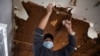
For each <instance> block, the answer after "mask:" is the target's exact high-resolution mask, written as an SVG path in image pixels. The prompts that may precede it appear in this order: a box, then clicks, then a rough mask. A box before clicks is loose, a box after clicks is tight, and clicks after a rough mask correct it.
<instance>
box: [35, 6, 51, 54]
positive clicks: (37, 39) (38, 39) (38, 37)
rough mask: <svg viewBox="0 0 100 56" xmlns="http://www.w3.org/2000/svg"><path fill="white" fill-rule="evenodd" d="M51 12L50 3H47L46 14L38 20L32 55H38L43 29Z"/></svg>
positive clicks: (41, 43)
mask: <svg viewBox="0 0 100 56" xmlns="http://www.w3.org/2000/svg"><path fill="white" fill-rule="evenodd" d="M51 13H52V4H49V5H48V6H47V14H46V15H45V17H44V18H43V19H42V21H41V22H40V24H39V26H38V28H37V29H36V31H35V34H34V55H35V56H40V52H41V47H42V45H43V30H44V29H45V27H46V25H47V22H48V20H49V17H50V15H51Z"/></svg>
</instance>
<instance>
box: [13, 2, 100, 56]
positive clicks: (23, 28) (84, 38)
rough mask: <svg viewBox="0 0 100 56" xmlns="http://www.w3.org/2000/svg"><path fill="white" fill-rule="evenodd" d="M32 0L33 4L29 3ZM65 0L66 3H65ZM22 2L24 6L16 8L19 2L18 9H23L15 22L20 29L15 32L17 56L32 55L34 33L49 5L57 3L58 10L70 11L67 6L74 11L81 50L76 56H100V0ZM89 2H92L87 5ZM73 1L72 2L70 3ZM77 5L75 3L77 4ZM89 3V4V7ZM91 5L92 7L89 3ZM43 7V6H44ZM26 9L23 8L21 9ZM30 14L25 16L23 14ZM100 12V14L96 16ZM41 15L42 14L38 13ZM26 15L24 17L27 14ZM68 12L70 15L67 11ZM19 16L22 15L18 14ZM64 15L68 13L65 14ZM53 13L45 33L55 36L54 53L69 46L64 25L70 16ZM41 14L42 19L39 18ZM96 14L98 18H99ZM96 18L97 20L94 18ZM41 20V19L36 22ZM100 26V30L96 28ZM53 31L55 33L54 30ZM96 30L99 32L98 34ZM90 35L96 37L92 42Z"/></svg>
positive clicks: (78, 45) (78, 50)
mask: <svg viewBox="0 0 100 56" xmlns="http://www.w3.org/2000/svg"><path fill="white" fill-rule="evenodd" d="M28 1H30V2H28ZM61 1H62V2H61ZM61 1H60V0H41V1H39V0H25V2H22V0H19V3H20V5H21V6H19V5H16V4H19V3H17V2H18V1H17V0H15V1H14V8H15V9H16V10H18V9H20V10H19V11H18V13H15V17H14V18H15V23H16V25H17V26H18V27H17V28H16V30H15V36H14V40H13V41H14V49H13V51H14V53H15V54H14V56H32V55H33V52H32V47H33V46H32V44H33V33H34V32H35V29H36V28H37V26H38V23H39V22H40V20H41V19H42V17H43V16H44V15H45V14H46V9H45V7H46V6H47V4H48V3H50V2H53V3H55V5H56V6H57V8H56V9H57V10H59V11H62V12H66V8H67V7H71V8H73V9H72V11H71V12H72V23H73V29H74V31H75V32H76V41H77V47H76V48H77V49H76V51H75V52H74V53H73V55H72V56H92V55H94V56H96V55H100V54H99V53H100V48H99V47H100V45H99V44H98V43H100V42H99V40H100V37H99V39H97V40H96V39H94V37H98V36H97V32H100V30H99V28H100V27H99V25H100V23H99V18H100V16H99V15H100V12H99V11H98V10H99V9H100V6H99V5H98V4H96V3H98V1H97V0H95V2H92V1H91V2H90V0H84V1H83V0H73V1H72V0H61ZM87 1H89V2H87ZM93 1H94V0H93ZM70 2H72V3H70ZM73 2H74V3H73ZM85 3H86V4H85ZM89 3H90V4H89ZM41 5H42V6H41ZM21 8H22V9H21ZM21 10H24V12H23V13H25V14H26V16H27V17H24V16H25V15H22V16H21V14H20V13H19V12H22V11H21ZM96 11H97V13H96ZM37 12H38V13H37ZM23 13H22V14H23ZM66 13H68V12H66ZM18 14H19V15H18ZM62 14H64V13H62ZM62 14H59V13H57V12H56V11H53V13H52V15H51V17H50V20H49V23H48V25H47V27H46V29H45V32H44V33H47V32H50V33H52V34H53V35H54V37H55V42H54V43H55V47H54V50H58V49H60V48H62V47H63V46H64V45H66V44H67V43H68V41H67V39H66V34H67V31H66V30H65V28H64V26H62V24H61V23H62V20H64V19H68V16H67V17H66V16H65V15H62ZM38 15H39V16H38ZM95 15H96V16H98V17H96V18H95ZM94 18H95V19H94ZM36 19H37V20H36ZM96 26H97V27H96ZM51 29H52V30H51ZM95 30H96V31H95ZM89 36H90V37H91V38H92V39H90V38H89Z"/></svg>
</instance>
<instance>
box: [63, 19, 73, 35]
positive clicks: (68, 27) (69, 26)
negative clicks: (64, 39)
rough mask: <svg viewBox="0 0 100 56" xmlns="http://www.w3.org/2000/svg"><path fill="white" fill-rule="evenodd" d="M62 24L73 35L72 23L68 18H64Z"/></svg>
mask: <svg viewBox="0 0 100 56" xmlns="http://www.w3.org/2000/svg"><path fill="white" fill-rule="evenodd" d="M63 25H65V27H66V28H67V31H68V33H69V34H70V35H73V32H74V31H73V30H72V23H71V21H70V20H64V21H63Z"/></svg>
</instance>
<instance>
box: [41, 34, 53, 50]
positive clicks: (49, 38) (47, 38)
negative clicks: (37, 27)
mask: <svg viewBox="0 0 100 56" xmlns="http://www.w3.org/2000/svg"><path fill="white" fill-rule="evenodd" d="M43 40H44V42H43V46H44V47H46V48H48V49H51V48H53V46H54V44H53V40H54V37H53V35H52V34H50V33H47V34H45V35H44V39H43Z"/></svg>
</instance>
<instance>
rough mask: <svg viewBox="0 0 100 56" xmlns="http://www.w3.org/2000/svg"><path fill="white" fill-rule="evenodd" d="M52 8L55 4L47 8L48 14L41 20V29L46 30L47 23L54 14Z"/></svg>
mask: <svg viewBox="0 0 100 56" xmlns="http://www.w3.org/2000/svg"><path fill="white" fill-rule="evenodd" d="M52 8H53V4H52V3H50V4H49V5H48V6H47V14H46V15H45V16H44V17H43V19H42V20H41V22H40V24H39V26H38V27H39V28H40V29H42V30H44V29H45V27H46V25H47V23H48V20H49V17H50V15H51V13H52Z"/></svg>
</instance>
